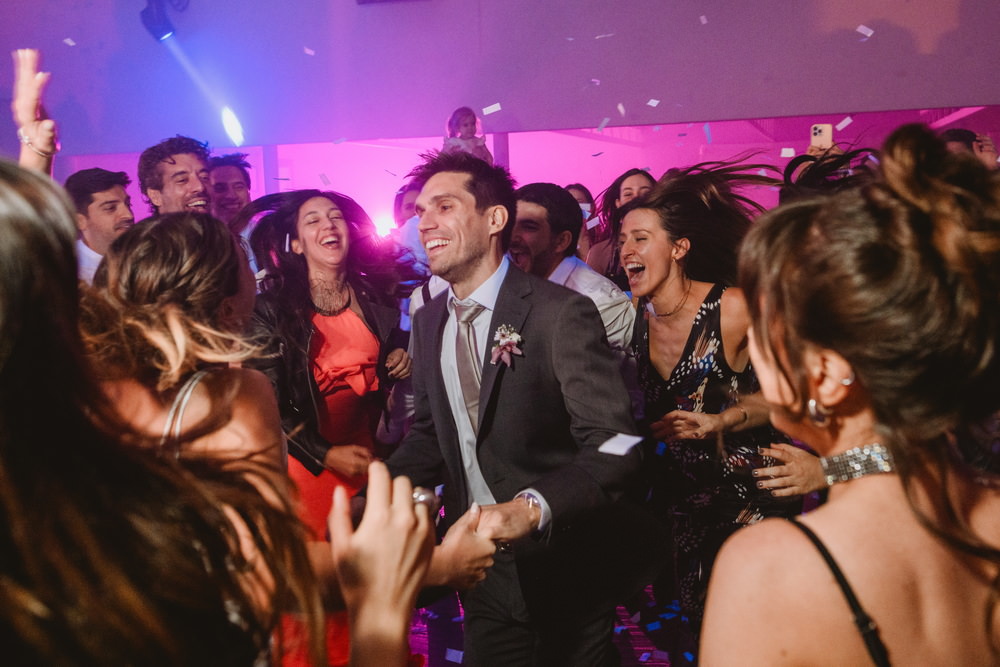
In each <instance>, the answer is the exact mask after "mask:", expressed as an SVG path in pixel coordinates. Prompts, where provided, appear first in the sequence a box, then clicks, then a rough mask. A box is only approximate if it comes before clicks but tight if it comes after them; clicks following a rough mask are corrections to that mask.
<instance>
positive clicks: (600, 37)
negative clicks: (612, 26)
mask: <svg viewBox="0 0 1000 667" xmlns="http://www.w3.org/2000/svg"><path fill="white" fill-rule="evenodd" d="M614 36H615V33H613V32H609V33H605V34H603V35H598V36H597V37H595V38H594V39H605V38H607V37H614Z"/></svg>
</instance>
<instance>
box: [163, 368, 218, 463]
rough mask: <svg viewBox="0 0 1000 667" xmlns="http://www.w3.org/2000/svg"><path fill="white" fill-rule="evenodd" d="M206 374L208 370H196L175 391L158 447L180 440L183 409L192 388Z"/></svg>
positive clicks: (191, 392) (192, 390)
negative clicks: (175, 394) (178, 389)
mask: <svg viewBox="0 0 1000 667" xmlns="http://www.w3.org/2000/svg"><path fill="white" fill-rule="evenodd" d="M206 375H208V370H202V371H198V372H197V373H195V374H194V375H192V376H191V377H189V378H188V379H187V382H185V383H184V385H183V386H182V387H181V388H180V391H178V392H177V396H175V397H174V404H173V405H171V406H170V412H168V413H167V423H166V424H164V425H163V436H162V437H161V438H160V447H165V446H166V445H167V444H174V445H176V444H177V441H178V440H180V438H181V422H182V421H183V419H184V410H185V409H187V404H188V401H190V400H191V394H193V393H194V388H195V387H197V386H198V383H199V382H201V380H202V378H204V377H205V376H206Z"/></svg>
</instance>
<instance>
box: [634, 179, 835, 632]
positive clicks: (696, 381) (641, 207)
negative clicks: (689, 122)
mask: <svg viewBox="0 0 1000 667" xmlns="http://www.w3.org/2000/svg"><path fill="white" fill-rule="evenodd" d="M759 168H760V165H747V166H736V165H732V164H718V163H706V164H701V165H695V166H694V167H690V168H689V169H686V170H683V171H679V172H678V171H671V172H668V174H667V175H665V176H664V177H663V178H661V179H660V181H659V182H657V184H656V185H655V186H654V188H653V189H652V190H651V191H650V192H649V194H648V195H646V196H644V197H642V198H640V199H637V200H635V201H634V202H631V203H630V204H629V205H628V206H626V207H625V209H624V211H623V213H624V218H623V224H622V231H621V234H620V237H619V241H620V244H621V265H622V267H623V269H624V270H625V273H626V275H627V277H628V281H629V287H630V288H631V290H632V294H633V295H634V296H635V297H637V298H638V299H639V314H640V316H639V317H636V331H635V335H634V336H633V339H632V344H633V349H634V353H635V355H636V358H637V363H638V369H639V381H640V384H641V386H642V388H643V392H644V394H645V415H646V420H647V424H646V426H647V429H648V432H649V434H650V435H652V436H653V438H652V439H653V440H659V441H660V442H659V443H658V445H657V448H656V449H655V451H652V452H649V456H647V459H646V460H647V461H648V462H649V466H648V472H649V474H650V477H651V483H652V486H653V495H652V502H653V504H654V509H655V510H656V512H657V513H658V514H659V516H660V517H661V518H662V519H663V520H664V521H665V522H666V523H667V525H668V527H669V528H671V529H672V530H673V533H674V543H675V545H676V547H675V554H674V563H673V568H671V567H670V566H668V567H667V568H666V569H665V573H664V575H663V581H661V582H660V584H661V585H659V586H657V587H656V596H657V598H658V602H660V603H661V604H669V603H670V602H671V601H672V600H674V599H679V602H680V611H681V615H682V616H686V617H687V618H688V619H689V623H690V624H689V627H688V628H683V627H681V628H676V629H670V632H669V634H671V635H673V637H674V638H676V637H677V636H678V634H679V635H680V636H681V637H683V636H684V635H685V634H686V633H687V632H690V634H691V636H690V637H688V638H687V640H686V641H685V640H683V639H682V640H681V642H680V643H681V645H682V647H683V648H684V649H687V650H693V647H692V644H693V643H695V642H696V636H697V634H698V632H699V629H700V625H701V616H702V612H703V610H704V601H705V593H706V590H707V585H708V577H709V573H710V571H711V567H712V563H713V561H714V559H715V555H716V553H717V552H718V550H719V548H720V547H721V546H722V542H723V541H724V540H725V539H726V538H727V537H728V536H729V535H730V534H732V533H733V532H734V531H736V530H737V529H738V528H739V527H740V526H742V525H746V524H748V523H753V522H755V521H759V520H760V519H761V518H762V517H763V516H774V515H787V514H794V513H795V512H796V511H797V510H798V509H799V508H800V507H801V502H800V499H799V498H797V497H796V496H797V494H800V493H802V492H803V491H804V490H805V489H799V488H797V487H794V486H792V487H791V488H785V489H778V490H775V491H774V492H772V491H769V490H766V489H761V488H759V487H758V486H757V485H756V484H755V483H754V478H753V468H755V467H757V466H759V465H760V464H761V463H764V462H765V461H764V459H767V462H768V463H771V462H770V460H769V459H770V457H762V456H761V455H760V454H759V453H758V448H759V447H764V448H770V447H771V443H773V442H776V441H780V440H782V439H783V438H780V437H777V436H778V434H777V433H776V432H775V431H774V430H773V429H772V428H771V427H770V425H769V422H768V413H767V409H766V406H765V405H764V403H763V402H762V401H761V400H760V399H759V398H758V397H757V396H756V394H757V393H758V391H759V390H758V385H757V379H756V377H755V375H754V372H753V369H751V368H750V362H749V353H748V343H747V330H748V327H749V324H750V319H749V316H748V314H747V306H746V303H745V301H744V300H743V295H742V293H741V292H740V290H739V289H736V288H732V287H728V286H729V285H732V284H733V283H734V282H735V274H736V256H737V255H736V253H737V247H738V245H739V242H740V240H741V239H742V237H743V235H744V234H745V233H746V231H747V229H748V228H749V226H750V216H751V213H753V212H754V211H755V210H756V211H759V210H761V209H760V207H759V206H758V205H757V204H755V203H754V202H753V201H751V200H750V199H747V198H746V197H744V196H742V195H739V194H736V193H735V191H734V188H735V187H738V186H742V185H756V184H761V185H762V184H770V183H772V182H773V181H772V179H769V178H767V177H765V176H760V175H757V174H756V173H754V172H756V171H757V170H758V169H759ZM746 172H750V173H746ZM785 446H786V445H777V447H778V448H779V449H778V452H779V453H778V454H774V455H775V456H786V455H785V454H784V450H783V449H780V448H782V447H785ZM790 449H794V448H790ZM799 451H800V450H795V452H794V453H793V454H791V455H789V456H793V457H795V461H796V462H797V463H798V464H799V465H805V464H803V463H802V460H803V459H805V458H808V459H812V458H814V457H812V456H811V455H809V454H807V453H803V454H802V455H801V456H799V454H798V452H799ZM765 453H768V454H770V453H772V450H771V449H766V450H765ZM776 465H780V461H779V462H778V463H776ZM809 469H810V470H811V469H812V468H811V467H810V468H809ZM815 469H816V474H817V477H816V480H817V487H818V484H819V483H820V480H821V477H820V476H819V471H818V469H819V465H818V463H817V464H816V465H815ZM776 496H793V497H791V498H778V497H776ZM671 570H672V571H671ZM678 596H679V597H678ZM666 648H668V649H670V648H674V649H676V648H677V646H676V645H671V646H668V647H666Z"/></svg>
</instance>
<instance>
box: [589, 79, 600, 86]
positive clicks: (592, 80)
mask: <svg viewBox="0 0 1000 667" xmlns="http://www.w3.org/2000/svg"><path fill="white" fill-rule="evenodd" d="M590 83H591V84H593V85H595V86H599V85H601V80H600V79H591V80H590Z"/></svg>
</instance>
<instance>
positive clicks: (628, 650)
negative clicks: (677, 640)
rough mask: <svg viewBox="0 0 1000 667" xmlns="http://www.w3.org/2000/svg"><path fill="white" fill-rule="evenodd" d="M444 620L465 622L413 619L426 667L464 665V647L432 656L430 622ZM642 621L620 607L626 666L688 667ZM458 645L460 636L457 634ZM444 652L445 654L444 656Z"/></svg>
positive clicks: (413, 640)
mask: <svg viewBox="0 0 1000 667" xmlns="http://www.w3.org/2000/svg"><path fill="white" fill-rule="evenodd" d="M441 620H444V621H445V623H461V617H460V616H457V617H454V618H450V619H440V618H439V617H438V616H437V614H435V612H433V611H429V610H426V609H421V610H420V611H418V612H417V613H416V614H414V617H413V626H412V627H411V628H410V650H411V651H413V653H414V654H417V655H421V656H423V657H424V659H425V661H426V662H425V663H424V665H425V667H455V665H458V664H461V660H462V654H461V646H457V647H455V648H451V649H449V648H445V649H444V650H443V652H442V651H435V655H428V653H429V651H428V648H429V647H428V637H427V627H428V622H431V623H432V624H434V623H435V622H436V621H441ZM637 622H638V618H637V617H636V616H630V614H629V611H628V610H626V609H625V608H624V607H619V608H618V620H617V622H616V623H615V646H617V647H618V651H619V653H620V654H621V664H622V667H638V666H644V667H687V666H688V665H692V664H693V661H692V660H689V659H688V657H691V658H693V656H690V654H689V655H688V656H684V655H681V656H679V657H678V658H677V659H676V660H675V661H674V662H671V661H670V657H669V655H668V654H667V653H666V652H664V651H661V650H658V649H657V648H656V647H655V646H653V643H652V642H651V641H650V640H649V638H648V637H647V636H646V633H645V632H644V631H643V629H642V628H641V627H640V626H639V625H638V624H637ZM453 636H455V637H456V642H455V643H456V644H457V643H458V638H459V637H460V635H459V634H457V633H454V634H453ZM442 653H443V654H442Z"/></svg>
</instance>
